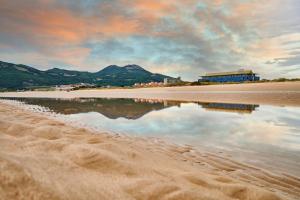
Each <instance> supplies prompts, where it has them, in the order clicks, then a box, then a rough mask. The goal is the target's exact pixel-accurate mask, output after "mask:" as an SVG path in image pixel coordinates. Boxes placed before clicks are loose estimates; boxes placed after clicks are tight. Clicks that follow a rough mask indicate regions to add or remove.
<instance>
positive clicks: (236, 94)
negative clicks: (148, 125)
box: [0, 82, 300, 106]
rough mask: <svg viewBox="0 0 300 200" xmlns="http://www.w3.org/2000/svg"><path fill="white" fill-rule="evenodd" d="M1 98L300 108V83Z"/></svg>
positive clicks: (20, 94) (25, 94) (10, 94)
mask: <svg viewBox="0 0 300 200" xmlns="http://www.w3.org/2000/svg"><path fill="white" fill-rule="evenodd" d="M0 97H41V98H42V97H46V98H78V97H91V98H92V97H111V98H145V99H162V100H178V101H198V102H222V103H244V104H269V105H279V106H300V82H279V83H247V84H230V85H209V86H187V87H162V88H139V89H97V90H79V91H71V92H60V91H50V92H7V93H0Z"/></svg>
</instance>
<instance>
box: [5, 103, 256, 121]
mask: <svg viewBox="0 0 300 200" xmlns="http://www.w3.org/2000/svg"><path fill="white" fill-rule="evenodd" d="M9 99H13V100H18V101H21V102H24V103H26V104H30V105H39V106H42V107H46V108H49V109H50V110H51V111H53V112H55V113H60V114H77V113H88V112H98V113H101V114H102V115H104V116H105V117H107V118H110V119H117V118H120V117H123V118H126V119H138V118H140V117H143V116H144V115H145V114H147V113H149V112H151V111H158V110H162V109H165V108H169V107H173V106H177V107H180V105H181V104H182V103H183V104H184V102H179V101H166V100H152V99H110V98H76V99H48V98H9ZM185 103H186V102H185ZM195 104H198V105H200V106H201V107H202V108H205V109H206V110H208V111H222V112H235V113H252V112H253V111H254V110H255V109H256V108H257V107H259V105H251V104H230V103H206V102H196V103H195Z"/></svg>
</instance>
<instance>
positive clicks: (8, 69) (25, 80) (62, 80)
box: [0, 61, 171, 89]
mask: <svg viewBox="0 0 300 200" xmlns="http://www.w3.org/2000/svg"><path fill="white" fill-rule="evenodd" d="M166 77H168V78H171V77H169V76H165V75H162V74H154V73H151V72H149V71H147V70H145V69H144V68H142V67H140V66H138V65H126V66H124V67H120V66H117V65H110V66H108V67H106V68H104V69H102V70H100V71H98V72H95V73H91V72H82V71H71V70H65V69H59V68H53V69H50V70H46V71H41V70H38V69H35V68H33V67H29V66H26V65H22V64H13V63H7V62H2V61H0V88H2V89H3V88H4V89H21V88H28V87H36V86H54V85H62V84H75V83H92V84H96V85H97V86H107V85H110V86H131V85H133V84H134V83H139V82H145V83H146V82H151V81H157V82H160V81H163V79H164V78H166Z"/></svg>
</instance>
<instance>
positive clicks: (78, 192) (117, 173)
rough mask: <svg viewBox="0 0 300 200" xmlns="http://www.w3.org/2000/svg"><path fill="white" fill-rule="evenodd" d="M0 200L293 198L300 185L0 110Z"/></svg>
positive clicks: (219, 160)
mask: <svg viewBox="0 0 300 200" xmlns="http://www.w3.org/2000/svg"><path fill="white" fill-rule="evenodd" d="M0 146H1V148H0V199H1V200H2V199H5V200H7V199H8V200H9V199H72V200H73V199H75V200H76V199H101V200H106V199H107V200H111V199H124V200H127V199H128V200H131V199H147V200H150V199H153V200H154V199H155V200H156V199H165V200H167V199H168V200H176V199H178V200H179V199H180V200H182V199H185V200H189V199H207V200H220V199H222V200H229V199H247V200H277V199H294V200H296V199H298V198H299V196H300V178H297V177H292V176H289V175H287V174H274V173H271V172H268V171H266V170H262V169H259V168H256V167H255V166H249V165H246V164H243V163H239V162H237V161H234V159H233V158H231V159H229V158H226V157H224V156H220V155H218V154H211V153H208V152H200V151H197V150H195V149H193V148H192V147H190V146H176V145H172V144H167V143H165V142H163V141H159V140H158V139H145V138H133V137H126V136H120V135H113V134H109V133H96V132H92V131H91V130H87V129H82V128H76V127H72V126H70V125H67V124H64V123H63V122H60V121H56V120H54V119H51V118H49V117H47V116H45V115H43V114H40V113H33V112H29V111H26V110H24V109H22V108H20V107H17V106H13V105H8V104H5V103H0Z"/></svg>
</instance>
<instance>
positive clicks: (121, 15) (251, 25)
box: [0, 0, 300, 81]
mask: <svg viewBox="0 0 300 200" xmlns="http://www.w3.org/2000/svg"><path fill="white" fill-rule="evenodd" d="M299 10H300V1H299V0H0V27H1V28H0V60H2V61H6V62H12V63H18V64H26V65H29V66H32V67H36V68H38V69H41V70H46V69H50V68H54V67H58V68H64V69H72V70H81V71H90V72H96V71H99V70H101V69H103V68H104V67H106V66H108V65H112V64H116V65H120V66H124V65H127V64H138V65H140V66H142V67H144V68H145V69H147V70H149V71H151V72H155V73H163V74H166V75H171V76H174V77H177V76H181V77H182V78H183V79H184V80H190V81H192V80H197V79H198V77H199V75H201V74H205V73H207V72H219V71H232V70H238V69H252V70H253V71H254V72H257V73H258V74H259V75H260V76H261V77H262V78H279V77H287V78H295V77H300V12H299Z"/></svg>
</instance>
